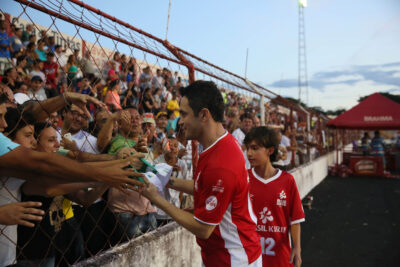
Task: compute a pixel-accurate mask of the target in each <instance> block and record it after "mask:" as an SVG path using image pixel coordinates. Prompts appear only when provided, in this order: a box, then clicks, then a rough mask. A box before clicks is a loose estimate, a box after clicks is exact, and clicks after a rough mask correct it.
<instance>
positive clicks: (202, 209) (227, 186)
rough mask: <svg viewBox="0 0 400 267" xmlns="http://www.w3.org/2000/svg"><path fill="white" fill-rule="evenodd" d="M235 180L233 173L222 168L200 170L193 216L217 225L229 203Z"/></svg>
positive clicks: (206, 222)
mask: <svg viewBox="0 0 400 267" xmlns="http://www.w3.org/2000/svg"><path fill="white" fill-rule="evenodd" d="M235 180H236V177H235V175H234V173H233V172H231V171H230V170H227V169H223V168H215V169H209V170H205V171H204V172H202V173H201V176H200V178H199V184H198V192H197V200H196V202H197V203H198V204H196V207H195V210H194V218H195V219H196V220H197V221H199V222H201V223H204V224H209V225H218V224H219V223H220V222H221V220H222V217H223V216H224V214H225V212H226V210H227V209H228V206H229V204H230V203H231V199H232V195H233V194H234V190H235V188H234V184H235V182H234V181H235Z"/></svg>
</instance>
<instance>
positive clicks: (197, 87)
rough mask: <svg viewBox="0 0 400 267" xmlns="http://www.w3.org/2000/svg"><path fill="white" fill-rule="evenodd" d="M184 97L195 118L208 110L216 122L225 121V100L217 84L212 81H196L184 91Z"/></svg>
mask: <svg viewBox="0 0 400 267" xmlns="http://www.w3.org/2000/svg"><path fill="white" fill-rule="evenodd" d="M182 97H186V98H187V99H188V101H189V106H190V107H191V108H192V109H193V113H194V115H195V116H198V115H199V112H200V111H201V110H202V109H203V108H206V109H208V110H209V111H210V113H211V116H212V118H213V119H214V121H216V122H222V121H223V120H224V109H225V106H224V100H223V98H222V95H221V93H220V92H219V90H218V88H217V86H216V85H215V83H213V82H211V81H195V82H194V83H192V84H190V85H189V86H187V87H185V88H184V89H183V90H182Z"/></svg>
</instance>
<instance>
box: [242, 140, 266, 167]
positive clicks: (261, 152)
mask: <svg viewBox="0 0 400 267" xmlns="http://www.w3.org/2000/svg"><path fill="white" fill-rule="evenodd" d="M270 150H271V148H270V149H267V148H265V147H263V146H260V145H259V144H258V143H257V142H256V141H254V140H253V141H251V142H250V143H249V144H248V145H247V146H246V151H247V159H248V160H249V162H250V165H251V167H259V166H263V165H265V164H266V163H267V162H268V161H269V155H270V154H269V152H270Z"/></svg>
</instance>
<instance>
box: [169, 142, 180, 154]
mask: <svg viewBox="0 0 400 267" xmlns="http://www.w3.org/2000/svg"><path fill="white" fill-rule="evenodd" d="M169 146H170V150H171V153H172V154H174V155H178V152H179V143H178V140H176V139H172V138H171V139H169Z"/></svg>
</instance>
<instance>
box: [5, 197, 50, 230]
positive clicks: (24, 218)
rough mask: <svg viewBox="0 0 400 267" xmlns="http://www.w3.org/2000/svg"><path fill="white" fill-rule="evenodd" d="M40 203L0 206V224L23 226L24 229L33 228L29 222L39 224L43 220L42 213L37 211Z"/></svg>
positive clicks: (16, 203)
mask: <svg viewBox="0 0 400 267" xmlns="http://www.w3.org/2000/svg"><path fill="white" fill-rule="evenodd" d="M41 206H42V203H41V202H33V201H28V202H15V203H10V204H7V205H3V206H0V224H4V225H16V224H19V225H23V226H26V227H34V226H35V224H33V223H32V222H31V221H36V222H40V221H41V220H42V218H43V215H44V211H43V210H41V209H38V207H41Z"/></svg>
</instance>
